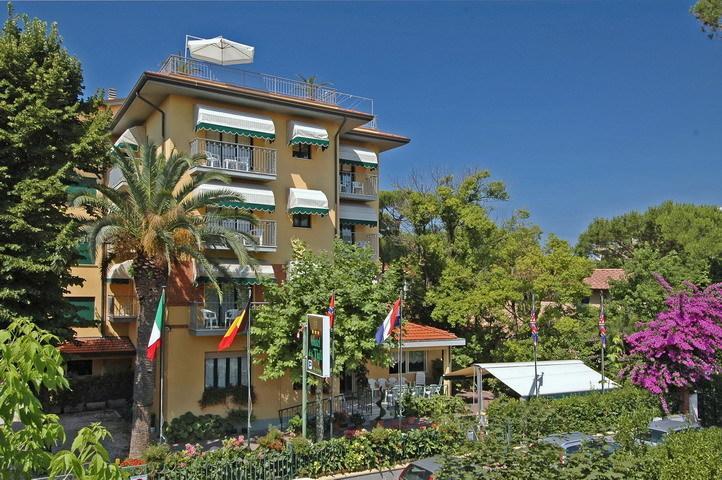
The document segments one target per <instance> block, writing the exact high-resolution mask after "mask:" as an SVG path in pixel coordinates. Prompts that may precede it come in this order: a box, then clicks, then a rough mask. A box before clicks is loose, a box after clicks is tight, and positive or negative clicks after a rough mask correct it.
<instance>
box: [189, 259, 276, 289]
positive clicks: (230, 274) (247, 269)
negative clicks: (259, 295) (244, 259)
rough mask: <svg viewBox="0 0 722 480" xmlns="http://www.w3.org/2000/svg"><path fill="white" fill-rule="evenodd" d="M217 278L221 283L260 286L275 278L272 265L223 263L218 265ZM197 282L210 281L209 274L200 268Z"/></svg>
mask: <svg viewBox="0 0 722 480" xmlns="http://www.w3.org/2000/svg"><path fill="white" fill-rule="evenodd" d="M215 277H216V279H217V280H218V281H219V282H223V281H224V280H225V281H232V282H233V283H240V284H242V285H260V284H261V283H263V281H264V280H266V279H273V278H275V273H274V271H273V266H272V265H254V266H250V265H239V264H237V263H222V264H219V265H218V268H217V271H216V272H215ZM196 281H198V282H205V281H208V274H207V273H206V272H205V271H204V270H203V269H202V268H198V276H197V277H196Z"/></svg>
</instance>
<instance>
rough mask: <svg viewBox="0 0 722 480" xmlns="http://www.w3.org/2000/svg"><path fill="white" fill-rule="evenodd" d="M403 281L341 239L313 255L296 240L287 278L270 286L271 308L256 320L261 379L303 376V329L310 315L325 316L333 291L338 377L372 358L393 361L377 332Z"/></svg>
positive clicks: (260, 312)
mask: <svg viewBox="0 0 722 480" xmlns="http://www.w3.org/2000/svg"><path fill="white" fill-rule="evenodd" d="M400 278H401V276H400V274H399V272H398V271H397V270H395V269H392V270H389V271H387V272H386V273H385V274H383V275H380V272H379V267H378V265H377V262H376V261H374V259H373V258H372V257H371V254H370V252H369V251H368V250H367V249H364V248H359V247H356V246H354V245H350V244H347V243H344V242H342V241H340V240H337V241H336V242H335V243H334V249H333V252H313V251H311V250H309V249H308V248H307V247H306V246H305V245H304V244H303V243H301V242H299V241H294V243H293V261H292V262H291V265H290V267H289V271H288V278H287V279H286V281H285V282H284V283H283V284H281V285H277V284H270V285H267V286H266V290H265V296H264V298H265V300H266V302H267V304H266V305H264V306H263V307H262V308H260V309H259V310H258V311H257V312H256V313H255V315H254V318H253V322H252V323H253V326H252V335H253V355H254V358H255V359H256V361H257V362H258V363H259V364H260V365H261V366H262V368H263V372H262V374H261V378H262V379H266V380H268V379H274V378H280V377H282V376H283V375H285V374H287V373H289V372H290V373H291V374H292V376H293V377H296V378H297V377H298V376H299V375H300V373H301V368H300V367H301V361H302V353H303V352H302V345H301V343H300V342H299V341H298V339H297V334H298V332H299V328H300V326H301V324H302V322H304V321H305V320H306V315H307V314H309V313H317V314H325V312H326V310H327V309H328V305H329V299H330V297H331V294H332V293H334V292H335V295H336V310H335V311H336V323H335V325H334V340H333V342H334V358H335V361H334V365H333V372H334V374H335V375H339V374H342V373H343V372H344V370H345V369H351V370H352V369H355V368H358V367H361V366H363V365H364V364H365V363H366V361H367V360H368V359H374V360H376V361H378V362H381V363H383V362H385V361H388V360H389V357H388V356H387V352H386V350H385V349H383V348H378V347H377V345H376V342H375V332H376V328H377V327H378V325H379V324H380V323H381V321H382V320H383V318H384V317H385V315H386V313H387V312H388V307H389V305H390V303H391V302H392V301H393V299H394V298H395V297H396V296H397V295H398V294H399V290H398V287H399V283H400V282H399V279H400Z"/></svg>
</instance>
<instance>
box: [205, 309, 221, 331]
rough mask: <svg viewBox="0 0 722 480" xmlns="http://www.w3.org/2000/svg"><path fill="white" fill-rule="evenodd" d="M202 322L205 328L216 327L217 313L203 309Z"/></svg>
mask: <svg viewBox="0 0 722 480" xmlns="http://www.w3.org/2000/svg"><path fill="white" fill-rule="evenodd" d="M203 323H204V325H205V327H206V328H218V315H216V312H214V311H212V310H206V309H203Z"/></svg>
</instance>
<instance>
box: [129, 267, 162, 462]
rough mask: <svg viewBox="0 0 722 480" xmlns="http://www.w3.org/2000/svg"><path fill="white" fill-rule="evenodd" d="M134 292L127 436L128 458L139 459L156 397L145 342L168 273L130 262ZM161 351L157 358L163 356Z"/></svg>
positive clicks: (148, 436) (143, 447)
mask: <svg viewBox="0 0 722 480" xmlns="http://www.w3.org/2000/svg"><path fill="white" fill-rule="evenodd" d="M133 270H134V275H133V278H134V280H135V292H136V294H137V295H138V303H139V304H140V312H139V315H138V324H137V329H138V340H137V342H136V345H135V372H134V376H133V420H132V427H131V432H130V453H129V455H128V456H129V457H130V458H139V457H140V456H141V455H142V454H143V452H144V451H145V449H146V448H148V444H149V443H150V427H151V409H152V406H153V397H154V394H155V365H154V363H155V362H151V361H150V360H148V358H147V357H146V349H147V348H148V340H149V339H150V333H151V331H152V330H153V321H154V319H155V312H156V309H157V308H158V302H159V301H160V296H161V292H162V291H163V287H165V286H166V285H167V284H168V271H167V269H166V268H165V267H161V266H158V265H156V264H155V263H154V262H153V261H152V260H150V259H147V258H145V257H143V256H138V257H137V258H135V259H134V260H133ZM163 348H165V347H164V346H163V345H162V344H161V351H160V352H159V353H158V355H162V354H163V353H162V349H163ZM157 359H158V356H156V360H157Z"/></svg>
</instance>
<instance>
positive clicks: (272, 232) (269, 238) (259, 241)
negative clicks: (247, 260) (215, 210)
mask: <svg viewBox="0 0 722 480" xmlns="http://www.w3.org/2000/svg"><path fill="white" fill-rule="evenodd" d="M211 223H212V224H215V225H219V226H220V225H222V226H224V227H225V228H228V229H229V230H233V231H234V232H239V233H245V234H248V235H250V236H251V237H253V239H254V240H255V241H256V243H255V244H254V243H252V242H250V241H248V240H247V239H245V238H244V239H243V243H244V244H245V245H246V248H248V250H250V251H254V252H275V251H276V221H275V220H258V221H257V224H256V225H253V224H251V222H249V221H248V220H235V219H227V220H221V221H215V222H211ZM213 248H227V247H226V246H220V245H218V246H214V247H213Z"/></svg>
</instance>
